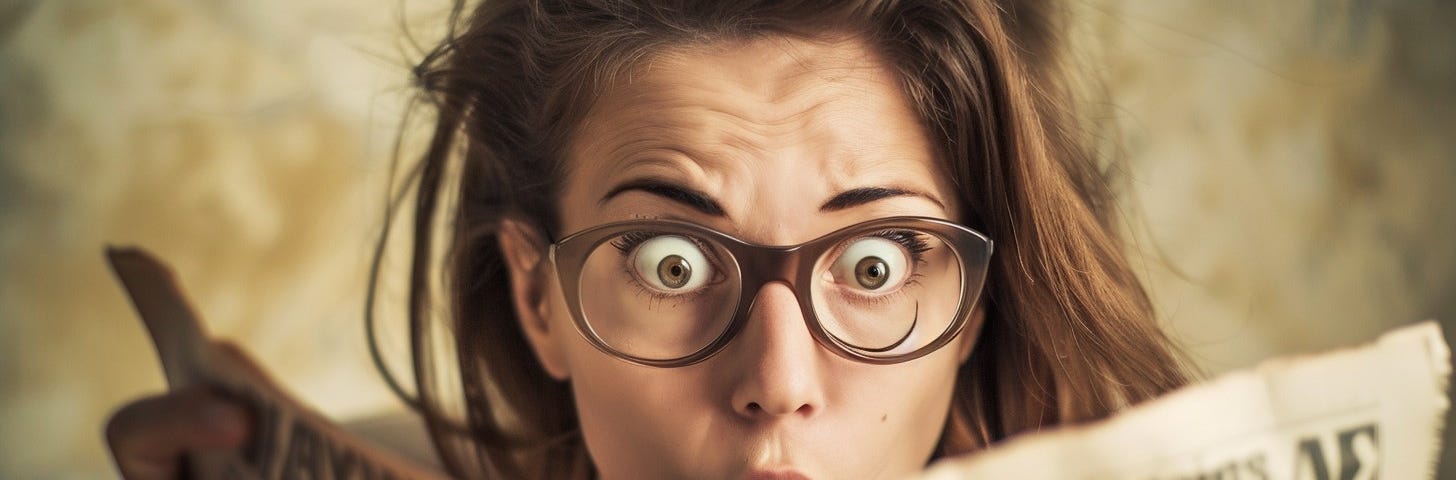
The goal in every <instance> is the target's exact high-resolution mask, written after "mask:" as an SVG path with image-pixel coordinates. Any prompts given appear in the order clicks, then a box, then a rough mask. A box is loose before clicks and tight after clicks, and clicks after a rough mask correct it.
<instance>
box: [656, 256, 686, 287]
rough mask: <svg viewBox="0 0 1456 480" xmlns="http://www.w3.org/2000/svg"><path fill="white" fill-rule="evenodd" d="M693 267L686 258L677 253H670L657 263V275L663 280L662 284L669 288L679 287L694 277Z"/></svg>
mask: <svg viewBox="0 0 1456 480" xmlns="http://www.w3.org/2000/svg"><path fill="white" fill-rule="evenodd" d="M692 273H693V267H692V266H691V265H688V262H687V260H686V259H684V258H682V257H680V256H677V255H668V256H667V258H664V259H662V262H661V263H658V264H657V277H658V279H659V280H662V285H663V286H666V287H667V288H679V287H682V286H683V285H687V284H688V279H690V278H692Z"/></svg>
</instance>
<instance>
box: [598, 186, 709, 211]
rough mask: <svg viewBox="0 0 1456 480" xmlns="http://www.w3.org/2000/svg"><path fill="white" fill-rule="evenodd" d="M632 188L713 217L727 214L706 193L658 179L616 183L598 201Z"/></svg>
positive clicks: (608, 198) (609, 198)
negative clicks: (616, 184)
mask: <svg viewBox="0 0 1456 480" xmlns="http://www.w3.org/2000/svg"><path fill="white" fill-rule="evenodd" d="M632 190H640V191H643V192H647V193H650V194H653V195H657V196H659V197H662V198H665V199H668V200H672V201H674V202H677V203H680V204H683V205H685V206H687V207H689V208H692V209H693V210H697V211H699V212H703V214H705V215H712V216H715V217H726V216H728V212H726V211H724V210H723V206H722V205H719V204H718V201H717V200H713V198H712V197H709V196H708V194H706V193H703V192H699V191H697V190H693V189H691V188H687V187H683V186H679V185H673V184H671V183H667V182H663V181H659V180H632V181H629V182H627V183H623V184H621V185H618V186H617V187H616V188H613V189H612V190H611V191H609V192H607V194H606V195H604V196H602V200H601V202H600V203H607V200H611V199H612V197H615V196H617V195H618V194H621V193H625V192H628V191H632Z"/></svg>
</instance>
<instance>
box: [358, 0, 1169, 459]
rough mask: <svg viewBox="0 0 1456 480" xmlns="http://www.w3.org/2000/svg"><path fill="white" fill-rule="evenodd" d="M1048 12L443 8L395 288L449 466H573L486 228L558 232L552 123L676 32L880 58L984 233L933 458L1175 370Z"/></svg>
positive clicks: (720, 4)
mask: <svg viewBox="0 0 1456 480" xmlns="http://www.w3.org/2000/svg"><path fill="white" fill-rule="evenodd" d="M1052 12H1053V9H1051V8H1049V7H1048V6H1047V5H1046V4H1045V2H1042V1H1033V2H996V1H992V0H854V1H849V0H820V1H812V0H803V1H775V2H769V1H751V0H744V1H731V2H725V1H718V0H705V1H689V0H661V1H652V0H639V1H626V0H568V1H535V0H485V1H484V2H482V3H481V4H480V5H478V6H477V7H475V8H474V9H473V11H472V12H470V13H469V14H468V15H462V13H464V9H463V6H462V5H461V4H459V3H457V4H456V10H455V12H454V13H453V14H452V16H451V19H450V26H451V31H450V32H449V34H448V35H447V38H446V39H445V40H444V42H443V43H441V44H440V45H439V46H438V47H436V48H435V49H434V50H433V51H431V52H429V53H428V54H427V56H426V57H425V58H424V59H423V61H422V62H421V63H420V64H419V66H418V67H417V68H416V70H415V74H416V76H417V80H418V82H419V86H420V88H421V89H422V90H423V94H424V98H425V99H426V101H428V102H429V103H430V104H431V105H432V106H433V107H434V109H435V112H436V115H437V116H436V120H435V121H436V124H435V126H434V133H433V137H432V138H431V140H430V145H429V147H428V151H427V152H426V153H425V155H424V158H423V161H422V162H421V163H420V165H419V166H418V170H416V171H415V175H414V177H413V178H414V180H415V181H416V182H417V184H416V191H415V207H414V215H415V217H414V231H413V237H414V238H413V246H412V248H413V264H412V269H411V275H410V297H409V317H410V329H411V345H412V355H413V360H414V367H415V378H416V381H415V384H416V385H415V386H416V391H417V393H418V396H417V397H416V398H414V399H412V400H411V402H412V403H413V405H414V406H415V407H416V408H417V409H418V410H419V411H420V412H421V413H422V414H423V415H424V416H425V418H426V419H427V420H428V424H429V426H430V430H431V433H432V436H433V437H434V439H435V441H436V444H437V446H438V447H439V450H440V453H441V456H442V458H443V459H444V461H445V463H446V465H447V466H448V468H449V469H450V470H451V472H452V473H453V474H454V475H457V476H462V477H479V476H492V477H497V476H504V477H508V478H520V477H531V478H566V477H578V476H582V475H584V474H590V472H591V467H590V465H589V461H588V460H587V458H586V450H585V446H584V445H583V443H582V442H583V440H582V438H581V436H580V434H579V427H578V424H577V419H576V417H575V410H574V408H573V404H572V398H571V391H570V388H569V385H567V384H563V383H559V382H555V381H553V380H551V379H550V378H549V377H548V376H547V375H546V374H545V373H544V371H543V370H542V368H541V367H540V366H539V365H537V362H536V359H535V357H534V356H533V355H532V352H531V351H530V349H529V347H528V344H527V342H526V340H525V339H524V338H523V337H522V334H521V332H520V329H519V327H518V325H517V323H516V320H515V318H514V316H513V315H514V314H513V307H512V302H511V299H510V293H509V292H510V291H511V289H510V288H509V277H508V273H507V270H506V268H505V264H504V262H503V258H502V255H501V251H500V247H499V245H498V244H497V242H496V237H495V232H496V228H497V226H498V225H499V222H500V220H501V219H502V218H503V217H504V216H512V217H514V218H520V219H524V220H526V221H529V222H532V223H534V224H535V225H536V226H537V227H538V228H540V229H541V230H542V231H543V232H547V235H548V236H552V238H555V237H554V236H553V235H559V234H561V233H564V232H561V231H560V229H559V225H558V223H557V222H558V212H557V203H556V199H557V198H558V196H559V195H558V194H559V193H560V192H559V188H560V185H561V181H562V178H561V177H562V175H563V172H564V171H565V169H564V168H563V152H564V151H565V146H566V144H567V143H568V142H569V141H570V139H571V135H572V133H573V128H574V127H575V126H576V124H577V122H578V121H579V120H580V119H581V118H582V117H583V116H584V115H585V113H586V111H587V110H588V109H589V108H591V106H592V104H593V100H594V98H595V95H596V94H597V93H599V92H601V91H602V90H604V89H605V88H608V87H610V86H611V85H612V83H613V81H614V80H615V79H616V76H617V75H618V74H619V73H621V72H624V71H625V70H627V69H629V68H631V67H632V66H633V65H636V64H637V63H638V62H640V61H641V60H642V59H644V58H647V57H649V56H651V55H652V54H653V53H654V52H656V51H661V50H662V49H663V48H665V47H668V46H680V45H684V44H689V43H708V42H715V41H724V40H741V39H751V38H754V37H761V36H768V35H792V36H800V37H807V38H819V37H824V36H827V35H830V34H840V35H843V34H848V35H853V36H857V37H859V38H862V39H863V40H864V41H865V42H866V43H867V44H869V45H870V46H871V47H872V48H874V49H877V50H879V52H880V53H881V54H882V58H885V59H887V61H889V62H890V63H892V64H893V65H892V66H893V68H894V69H895V71H897V72H898V74H899V77H900V81H901V84H902V88H903V90H904V93H905V94H906V95H907V97H908V98H909V99H910V100H911V102H912V104H913V105H914V107H915V108H916V111H917V113H918V114H919V116H920V117H921V119H922V121H923V122H924V125H925V127H926V128H927V129H928V131H929V132H931V133H932V136H933V137H934V138H936V139H937V140H938V142H937V143H938V145H937V147H938V149H939V152H938V153H939V154H940V156H941V158H942V159H943V160H944V162H946V167H947V169H948V171H949V172H950V173H951V175H952V178H953V180H954V182H955V185H956V187H957V189H958V194H959V196H960V198H959V201H960V202H962V205H963V207H964V210H965V211H967V212H971V214H970V216H969V218H970V219H971V220H970V221H969V222H968V226H970V227H972V228H975V229H978V230H980V231H982V232H985V233H986V234H988V235H989V236H990V237H991V238H993V239H995V240H996V241H997V254H996V256H995V258H993V261H992V264H991V267H990V272H989V274H988V277H987V281H986V287H985V293H984V294H983V296H982V298H983V299H984V300H983V301H984V302H985V306H986V309H987V310H986V321H985V325H984V327H983V329H982V332H981V337H980V340H979V346H978V347H977V348H976V349H975V350H974V352H973V353H972V354H971V357H970V359H969V360H968V361H967V362H966V363H965V365H964V366H963V367H962V368H961V369H960V371H959V373H958V375H957V378H956V387H955V393H954V400H953V402H952V406H951V412H950V413H951V414H950V416H949V420H948V422H947V425H946V428H945V431H944V433H943V434H942V438H941V442H940V447H939V454H941V455H944V454H954V453H959V452H965V451H969V450H973V449H976V448H981V447H984V446H987V445H989V444H991V443H992V442H995V441H997V440H999V439H1002V438H1005V437H1007V436H1009V435H1013V434H1016V433H1019V432H1025V431H1029V430H1036V429H1039V428H1042V427H1044V426H1048V425H1055V424H1059V423H1067V422H1076V421H1083V420H1087V419H1095V418H1099V417H1103V416H1106V415H1107V414H1109V413H1110V412H1112V411H1114V410H1116V409H1117V408H1120V407H1122V406H1123V405H1126V404H1130V403H1136V402H1139V401H1142V400H1146V399H1148V398H1151V397H1153V396H1156V395H1158V394H1160V393H1162V392H1165V391H1167V390H1170V389H1172V388H1175V387H1177V386H1180V385H1182V384H1183V383H1184V382H1185V381H1186V380H1185V376H1184V373H1183V370H1182V368H1181V366H1180V363H1179V362H1178V359H1177V355H1176V354H1175V353H1174V350H1173V348H1172V347H1171V346H1170V343H1169V341H1168V340H1167V338H1166V337H1165V336H1164V334H1163V333H1162V331H1161V330H1160V329H1159V327H1158V326H1157V324H1156V321H1155V318H1154V316H1153V313H1152V306H1151V304H1150V302H1149V300H1148V297H1147V295H1146V293H1145V292H1144V291H1143V289H1142V287H1141V285H1140V283H1139V281H1138V279H1137V278H1136V277H1135V275H1134V274H1133V272H1132V270H1131V268H1130V266H1129V264H1128V262H1127V259H1126V257H1125V253H1124V252H1123V245H1122V242H1121V241H1120V240H1119V239H1118V237H1117V235H1116V233H1115V229H1114V228H1113V222H1114V213H1115V212H1114V208H1113V204H1112V200H1111V193H1110V191H1109V190H1110V189H1109V187H1108V185H1107V181H1106V178H1104V174H1103V170H1102V167H1103V165H1102V164H1100V163H1099V162H1098V161H1097V158H1096V156H1094V155H1093V154H1092V152H1091V149H1090V148H1089V147H1088V144H1087V141H1086V140H1087V138H1086V137H1087V135H1085V134H1084V133H1083V132H1081V131H1080V130H1078V129H1077V128H1076V127H1077V124H1076V120H1077V119H1076V118H1075V117H1074V116H1073V114H1072V110H1071V109H1070V108H1069V102H1068V99H1067V97H1068V95H1067V88H1066V87H1065V84H1064V83H1063V82H1062V79H1061V78H1060V77H1061V76H1060V75H1059V74H1057V72H1058V71H1059V70H1058V63H1057V62H1058V61H1057V56H1056V55H1055V51H1054V50H1055V49H1054V48H1052V45H1053V44H1054V43H1055V42H1054V41H1053V39H1052V38H1051V32H1053V31H1054V30H1055V28H1056V20H1055V19H1056V17H1055V15H1052ZM462 147H463V148H462ZM457 160H458V162H459V163H458V164H454V165H452V162H454V161H457ZM447 172H448V173H447ZM456 173H458V175H455V176H452V175H454V174H456ZM451 194H453V195H455V196H454V198H453V200H454V201H455V202H456V203H455V205H454V211H453V216H452V217H450V218H451V223H450V224H449V228H448V231H449V233H450V236H449V237H448V238H447V239H446V240H448V244H447V248H446V251H445V252H444V253H445V258H446V259H447V261H446V262H445V263H444V267H443V269H444V272H443V273H444V274H445V280H446V282H447V283H446V284H445V289H446V291H447V292H448V294H449V295H448V301H449V317H448V318H449V319H450V321H449V322H445V323H444V324H443V326H444V327H445V328H447V329H448V330H446V335H445V336H447V337H449V338H453V339H454V344H453V345H451V347H453V348H454V353H455V357H456V359H458V371H457V370H451V372H452V373H451V374H452V375H453V374H454V373H458V375H459V377H458V378H454V379H451V380H452V381H455V382H457V386H458V387H459V390H460V391H459V392H458V393H459V395H451V394H450V393H449V392H450V391H451V390H449V389H447V388H446V387H445V386H442V385H441V384H440V379H441V377H442V376H448V375H441V374H440V372H441V371H442V370H441V369H442V368H451V369H453V368H454V367H455V365H437V364H436V358H438V355H439V351H438V349H439V348H440V347H439V345H438V344H437V343H436V342H432V341H430V339H431V338H434V337H435V336H438V335H440V332H438V331H434V330H432V328H439V327H440V325H435V324H434V323H432V322H431V321H430V315H429V313H430V312H431V311H432V308H431V306H432V305H431V304H432V302H431V298H432V297H431V295H432V288H431V285H432V283H431V281H430V280H431V276H432V275H434V273H433V272H434V270H433V269H432V268H431V259H432V257H433V255H434V252H433V251H432V247H433V246H434V244H435V238H434V236H433V230H434V222H436V221H437V216H438V215H439V213H440V212H441V211H442V209H441V208H439V207H438V205H439V201H440V200H441V199H442V198H446V197H447V196H449V195H451ZM446 210H448V209H446ZM380 249H381V251H383V239H382V238H381V247H380ZM376 272H377V269H376ZM451 402H454V404H456V405H459V404H461V402H463V405H464V408H465V410H466V411H465V412H464V416H465V421H464V425H458V424H457V423H458V422H452V421H450V420H448V419H447V417H448V416H449V415H447V414H446V411H447V410H448V409H449V408H448V407H447V406H446V405H449V404H451Z"/></svg>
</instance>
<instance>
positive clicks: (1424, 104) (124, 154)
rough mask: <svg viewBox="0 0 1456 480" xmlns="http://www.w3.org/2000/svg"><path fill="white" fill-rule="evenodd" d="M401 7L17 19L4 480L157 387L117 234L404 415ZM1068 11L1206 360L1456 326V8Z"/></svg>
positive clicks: (1101, 4)
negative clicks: (370, 266)
mask: <svg viewBox="0 0 1456 480" xmlns="http://www.w3.org/2000/svg"><path fill="white" fill-rule="evenodd" d="M414 3H416V4H418V3H419V2H414ZM399 4H400V2H394V1H386V0H374V1H372V2H369V4H368V5H365V4H364V2H358V1H347V0H317V1H313V2H287V1H283V0H262V1H251V2H225V1H221V0H207V1H183V0H53V1H48V2H40V1H25V0H0V425H3V428H0V477H4V478H67V477H74V478H94V477H98V476H102V477H104V476H107V473H106V472H108V471H109V468H110V467H109V464H108V463H107V461H108V460H107V457H106V454H105V452H104V449H103V446H102V440H101V433H100V432H101V424H102V422H103V419H104V418H105V416H106V415H107V413H108V412H109V410H110V409H112V408H114V407H115V406H116V405H118V404H119V403H121V402H123V401H124V400H126V399H129V398H132V397H135V396H137V395H141V394H143V393H145V392H149V391H155V390H158V389H160V388H162V380H161V375H160V371H159V369H158V367H157V365H156V363H155V362H156V360H155V357H154V355H153V354H152V353H151V350H150V345H149V344H148V343H147V340H146V337H145V334H144V333H143V331H142V329H141V326H140V324H139V323H138V322H137V320H136V319H135V317H134V316H133V315H132V313H131V311H130V309H129V306H128V305H127V304H126V302H125V299H124V298H123V297H122V295H121V292H120V290H119V289H118V288H117V287H116V286H115V285H114V282H113V281H112V279H111V277H110V276H109V274H108V273H107V271H106V270H105V269H104V265H103V263H102V260H101V247H102V245H103V244H105V243H136V244H140V245H143V246H146V247H148V248H151V249H152V250H154V251H156V252H158V253H160V254H162V255H163V256H164V257H165V258H167V259H169V260H170V261H171V262H173V263H174V265H175V266H176V267H177V269H178V270H179V273H180V275H181V276H182V277H183V281H184V283H185V284H186V285H187V286H188V288H189V289H190V290H191V292H192V295H193V297H194V300H195V301H196V303H197V304H198V305H199V307H200V309H201V310H202V311H203V312H204V313H205V315H206V316H207V317H208V321H209V322H210V324H211V326H212V328H213V329H214V330H215V331H217V332H218V333H219V334H222V335H226V336H229V337H232V338H235V339H237V340H238V341H239V342H240V343H242V344H244V345H245V346H246V347H247V348H249V349H250V350H252V351H254V352H256V353H257V354H258V356H259V357H260V359H261V360H262V362H263V363H264V364H265V366H266V367H268V368H269V369H270V370H272V371H273V372H275V373H276V374H277V375H278V376H279V377H280V380H282V381H283V382H284V383H285V384H286V385H288V386H289V387H291V388H293V389H294V390H295V391H297V392H298V393H299V394H300V395H301V396H303V397H304V398H305V399H306V400H307V401H309V402H311V403H313V404H315V405H318V406H320V407H322V408H323V409H324V410H325V411H328V412H331V413H332V414H334V415H337V416H339V417H349V416H355V415H359V414H363V413H367V412H370V411H374V410H377V409H380V408H386V407H388V406H390V405H391V404H390V399H389V397H388V396H387V394H386V393H385V391H384V389H383V388H382V387H381V386H380V383H379V381H378V380H377V377H376V375H375V374H374V373H373V371H372V370H371V369H370V367H369V364H368V361H367V357H366V354H365V350H364V343H363V335H362V331H361V329H360V326H359V320H358V319H359V316H360V311H361V308H360V306H361V305H362V292H363V287H364V273H365V262H366V260H367V259H368V255H369V248H370V246H371V241H372V239H373V237H372V235H373V232H374V231H375V229H377V228H378V226H379V218H380V215H381V211H380V209H381V203H382V195H383V188H382V184H383V182H384V175H385V172H386V171H387V161H388V158H389V149H390V147H391V142H392V141H393V139H394V136H393V135H394V131H395V129H396V128H397V127H396V125H397V122H398V120H399V117H400V112H401V102H402V93H404V92H405V88H404V86H405V83H406V80H405V76H404V71H405V70H404V69H403V68H402V65H403V62H402V61H401V60H399V59H400V58H403V55H401V54H400V52H401V51H402V50H403V51H408V50H409V48H408V47H407V46H406V43H407V42H405V41H403V40H401V39H400V38H399V36H398V32H399V22H398V18H399V9H398V5H399ZM1068 5H1069V8H1071V10H1072V12H1073V14H1074V16H1075V19H1076V21H1075V24H1074V28H1073V29H1072V30H1071V31H1069V32H1068V33H1067V36H1066V41H1067V43H1068V44H1069V45H1072V46H1074V48H1075V51H1076V52H1077V53H1078V58H1079V59H1080V62H1079V63H1080V64H1081V68H1082V69H1083V70H1084V71H1085V72H1087V73H1089V74H1092V75H1095V76H1097V77H1099V78H1101V79H1102V80H1101V88H1102V89H1103V95H1104V96H1103V97H1101V98H1100V99H1099V100H1098V101H1097V105H1098V106H1099V109H1098V110H1097V111H1096V112H1094V113H1095V115H1094V116H1095V119H1096V120H1097V122H1096V125H1099V126H1107V127H1112V128H1109V129H1107V130H1106V131H1107V132H1116V133H1117V135H1118V136H1119V138H1120V139H1121V145H1122V148H1123V149H1124V151H1125V153H1126V154H1127V156H1128V157H1129V163H1128V166H1129V170H1128V172H1127V175H1126V179H1127V182H1126V184H1125V185H1124V188H1125V191H1126V192H1127V193H1128V195H1127V197H1126V198H1127V199H1128V201H1127V202H1125V203H1126V205H1127V208H1128V210H1129V211H1130V212H1131V213H1133V216H1132V217H1133V220H1132V221H1130V222H1129V230H1130V231H1131V232H1133V233H1134V234H1135V238H1137V239H1138V242H1137V247H1138V248H1139V249H1140V250H1141V251H1143V252H1145V253H1146V254H1147V255H1146V256H1145V257H1144V258H1145V260H1144V261H1142V262H1141V265H1142V266H1143V267H1142V268H1143V270H1144V273H1145V276H1146V277H1147V278H1148V279H1149V283H1150V286H1151V287H1152V290H1153V293H1154V295H1155V297H1156V299H1157V302H1158V304H1159V306H1160V307H1161V309H1162V313H1163V315H1164V317H1165V318H1166V319H1167V321H1168V325H1169V328H1170V330H1171V331H1172V332H1173V333H1174V335H1175V336H1176V337H1178V338H1179V339H1180V340H1182V341H1183V342H1184V343H1186V344H1187V345H1188V348H1189V350H1190V351H1191V353H1192V354H1193V355H1194V357H1195V358H1196V359H1197V360H1198V362H1199V363H1200V365H1202V366H1203V367H1204V368H1206V369H1207V370H1208V371H1210V372H1219V371H1224V370H1228V369H1231V368H1238V367H1243V366H1247V365H1250V364H1252V363H1254V362H1256V361H1258V360H1259V359H1261V358H1266V357H1268V356H1271V355H1277V354H1283V353H1288V352H1302V351H1311V350H1318V349H1324V348H1329V347H1332V346H1336V345H1342V344H1348V343H1353V342H1358V341H1361V340H1365V339H1368V338H1371V337H1372V336H1374V335H1375V334H1376V332H1379V331H1381V330H1384V329H1387V328H1389V327H1391V326H1394V325H1397V324H1402V323H1408V322H1410V321H1414V320H1419V319H1422V318H1428V317H1439V318H1443V319H1446V320H1447V323H1446V324H1447V325H1448V329H1451V326H1452V325H1453V324H1452V323H1450V320H1452V319H1456V296H1453V295H1452V293H1453V292H1456V248H1452V245H1453V240H1456V211H1453V209H1451V208H1450V207H1449V206H1450V205H1452V204H1453V203H1456V202H1453V200H1456V193H1453V192H1452V191H1451V187H1452V186H1456V139H1453V138H1456V137H1453V136H1452V135H1451V132H1452V131H1453V128H1452V127H1453V126H1456V89H1453V87H1452V86H1453V85H1456V47H1452V46H1453V45H1456V30H1452V29H1451V28H1449V25H1452V24H1453V23H1456V9H1453V8H1452V6H1451V5H1449V4H1439V3H1437V2H1422V1H1414V0H1412V1H1380V0H1328V1H1318V2H1317V1H1310V0H1294V1H1287V2H1266V1H1248V0H1242V1H1234V2H1215V1H1211V0H1186V1H1172V2H1163V1H1134V0H1082V1H1074V2H1071V3H1069V4H1068ZM439 7H440V5H439V2H428V4H427V5H423V6H416V5H411V6H410V7H409V8H410V11H409V12H408V13H409V14H408V15H406V16H407V17H408V18H411V19H418V20H425V21H428V20H430V19H437V18H438V15H437V14H436V12H431V11H429V10H430V9H432V8H435V9H438V8H439ZM416 10H419V11H416ZM426 37H428V35H426ZM1449 450H1450V449H1448V451H1449ZM1449 464H1450V462H1448V465H1449ZM1449 468H1450V467H1448V469H1449ZM1451 472H1453V473H1456V470H1451Z"/></svg>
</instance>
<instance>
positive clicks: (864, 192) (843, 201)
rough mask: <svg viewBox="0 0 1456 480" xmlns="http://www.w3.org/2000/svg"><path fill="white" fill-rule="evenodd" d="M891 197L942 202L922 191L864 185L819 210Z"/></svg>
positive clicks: (857, 204) (834, 209)
mask: <svg viewBox="0 0 1456 480" xmlns="http://www.w3.org/2000/svg"><path fill="white" fill-rule="evenodd" d="M891 197H924V198H925V199H927V200H930V201H932V202H935V203H936V204H940V200H936V199H935V197H931V196H930V195H926V194H924V193H920V192H914V191H910V190H902V189H898V188H887V187H864V188H855V189H852V190H846V191H844V192H840V193H839V194H838V195H835V196H834V198H831V199H829V201H827V202H824V205H822V206H820V207H819V211H822V212H834V211H839V210H844V209H847V208H850V207H857V206H860V205H864V204H866V203H870V202H874V201H876V200H883V199H886V198H891ZM942 207H944V205H942Z"/></svg>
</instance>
